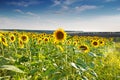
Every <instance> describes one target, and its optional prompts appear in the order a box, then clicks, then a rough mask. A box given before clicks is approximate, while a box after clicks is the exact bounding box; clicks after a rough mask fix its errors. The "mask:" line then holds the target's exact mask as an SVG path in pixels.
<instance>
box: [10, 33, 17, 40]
mask: <svg viewBox="0 0 120 80" xmlns="http://www.w3.org/2000/svg"><path fill="white" fill-rule="evenodd" d="M15 40H16V38H15V35H14V34H10V42H15Z"/></svg>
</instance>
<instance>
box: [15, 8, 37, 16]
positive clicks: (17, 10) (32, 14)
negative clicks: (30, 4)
mask: <svg viewBox="0 0 120 80" xmlns="http://www.w3.org/2000/svg"><path fill="white" fill-rule="evenodd" d="M14 11H15V12H17V13H20V14H24V15H30V16H37V17H39V15H37V14H35V13H33V12H24V11H22V10H20V9H15V10H14Z"/></svg>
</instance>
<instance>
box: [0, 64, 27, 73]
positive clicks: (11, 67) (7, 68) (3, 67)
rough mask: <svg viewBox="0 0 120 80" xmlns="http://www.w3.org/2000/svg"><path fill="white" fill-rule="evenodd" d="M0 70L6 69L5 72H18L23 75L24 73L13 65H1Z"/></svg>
mask: <svg viewBox="0 0 120 80" xmlns="http://www.w3.org/2000/svg"><path fill="white" fill-rule="evenodd" d="M0 69H6V70H10V71H14V72H18V73H25V72H24V71H22V70H20V69H19V68H17V67H16V66H13V65H3V66H1V67H0Z"/></svg>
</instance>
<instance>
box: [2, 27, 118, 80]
mask: <svg viewBox="0 0 120 80" xmlns="http://www.w3.org/2000/svg"><path fill="white" fill-rule="evenodd" d="M114 48H115V43H114V41H113V38H105V37H98V36H78V35H75V36H70V35H68V34H67V33H66V32H65V31H64V30H63V29H58V30H55V31H54V32H53V34H47V33H37V32H18V31H12V32H10V31H6V32H3V31H1V32H0V79H3V80H4V79H8V80H10V79H13V80H96V79H98V80H103V79H104V78H105V76H106V75H104V77H103V76H101V75H102V74H100V73H101V72H100V70H99V69H104V68H105V67H106V65H105V63H104V61H105V60H106V57H107V56H108V53H110V52H113V51H114ZM118 62H119V59H118ZM98 68H99V69H98ZM117 69H118V68H117ZM118 73H119V71H118V72H117V73H114V75H113V76H114V77H113V76H112V78H111V77H110V78H107V79H109V80H110V79H115V78H116V77H117V76H119V75H117V74H118ZM105 74H107V75H108V76H111V74H112V73H109V72H105ZM116 79H117V78H116Z"/></svg>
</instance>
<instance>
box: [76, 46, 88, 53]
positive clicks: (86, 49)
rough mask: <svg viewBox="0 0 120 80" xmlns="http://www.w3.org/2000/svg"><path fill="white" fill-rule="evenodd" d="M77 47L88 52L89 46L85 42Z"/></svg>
mask: <svg viewBox="0 0 120 80" xmlns="http://www.w3.org/2000/svg"><path fill="white" fill-rule="evenodd" d="M78 49H79V50H81V51H82V52H84V53H88V52H89V47H88V46H87V45H85V44H83V45H80V46H78Z"/></svg>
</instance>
